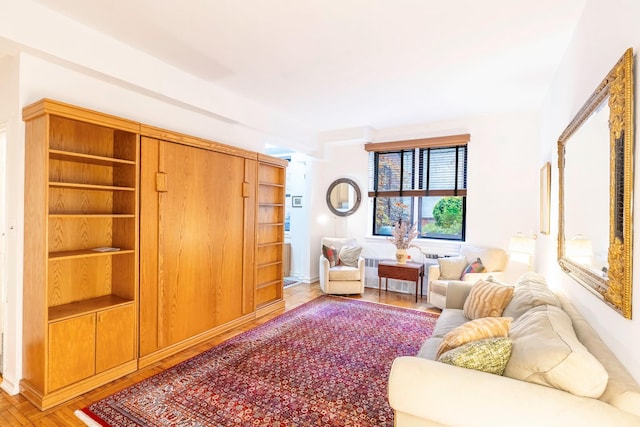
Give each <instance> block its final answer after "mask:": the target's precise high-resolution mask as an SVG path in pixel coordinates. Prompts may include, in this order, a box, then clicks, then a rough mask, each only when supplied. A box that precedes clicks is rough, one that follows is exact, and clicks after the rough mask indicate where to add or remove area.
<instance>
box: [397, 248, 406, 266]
mask: <svg viewBox="0 0 640 427" xmlns="http://www.w3.org/2000/svg"><path fill="white" fill-rule="evenodd" d="M396 262H397V263H398V264H406V263H407V250H406V249H396Z"/></svg>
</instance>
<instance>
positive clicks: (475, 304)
mask: <svg viewBox="0 0 640 427" xmlns="http://www.w3.org/2000/svg"><path fill="white" fill-rule="evenodd" d="M513 290H514V288H513V286H506V285H503V284H501V283H496V282H492V281H488V280H478V281H477V282H476V283H475V284H474V285H473V286H472V287H471V291H470V292H469V296H468V297H467V299H466V301H465V302H464V306H463V307H462V309H463V311H464V315H465V317H466V318H468V319H478V318H480V317H500V316H502V312H503V311H504V309H505V307H506V306H507V304H509V301H511V298H512V297H513Z"/></svg>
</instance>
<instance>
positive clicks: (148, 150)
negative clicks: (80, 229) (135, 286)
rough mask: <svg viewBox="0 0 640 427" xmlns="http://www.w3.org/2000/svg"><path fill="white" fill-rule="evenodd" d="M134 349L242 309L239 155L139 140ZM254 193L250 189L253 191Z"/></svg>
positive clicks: (189, 333) (146, 348)
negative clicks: (136, 330) (137, 321)
mask: <svg viewBox="0 0 640 427" xmlns="http://www.w3.org/2000/svg"><path fill="white" fill-rule="evenodd" d="M141 155H142V156H141V164H142V170H141V180H142V184H141V190H142V195H141V200H142V204H141V217H142V218H145V220H143V221H142V223H141V238H140V245H141V246H140V249H141V259H140V268H141V270H140V271H141V275H140V277H141V279H140V280H141V288H140V301H141V302H140V345H141V354H142V355H145V354H149V353H151V352H153V351H155V350H157V349H159V348H163V347H166V346H169V345H172V344H175V343H179V342H181V341H183V340H186V339H189V338H191V337H193V336H195V335H197V334H200V333H203V332H206V331H208V330H210V329H212V328H214V327H216V326H219V325H222V324H224V323H226V322H229V321H231V320H234V319H237V318H239V317H241V316H242V315H243V314H246V313H245V312H244V311H243V309H244V308H245V307H244V306H245V305H246V303H245V299H246V298H245V296H246V294H247V293H249V292H251V289H250V288H248V287H247V286H246V285H245V283H244V282H243V280H244V276H243V269H244V268H245V266H244V264H243V263H244V262H245V261H244V252H245V249H244V244H245V227H246V225H245V216H246V212H245V203H246V202H245V199H246V197H247V195H246V193H247V191H246V187H247V186H246V184H245V181H246V180H245V162H246V159H244V158H242V157H238V156H233V155H228V154H225V153H220V152H216V151H211V150H206V149H202V148H197V147H193V146H189V145H182V144H178V143H172V142H166V141H159V140H156V139H151V138H146V137H145V138H142V153H141ZM254 191H255V190H254Z"/></svg>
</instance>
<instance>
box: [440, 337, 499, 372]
mask: <svg viewBox="0 0 640 427" xmlns="http://www.w3.org/2000/svg"><path fill="white" fill-rule="evenodd" d="M510 356H511V340H510V339H509V338H507V337H496V338H486V339H482V340H476V341H471V342H468V343H466V344H463V345H461V346H460V347H456V348H454V349H453V350H449V351H447V352H446V353H444V354H443V355H442V356H440V357H439V358H438V361H439V362H442V363H448V364H450V365H455V366H459V367H461V368H467V369H475V370H477V371H482V372H489V373H491V374H497V375H502V373H503V372H504V369H505V366H507V362H509V357H510Z"/></svg>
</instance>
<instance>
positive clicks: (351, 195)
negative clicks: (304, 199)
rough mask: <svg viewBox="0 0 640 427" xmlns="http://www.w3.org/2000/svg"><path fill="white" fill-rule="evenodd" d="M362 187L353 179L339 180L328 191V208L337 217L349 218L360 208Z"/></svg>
mask: <svg viewBox="0 0 640 427" xmlns="http://www.w3.org/2000/svg"><path fill="white" fill-rule="evenodd" d="M361 198H362V195H361V193H360V187H358V184H356V182H355V181H354V180H352V179H349V178H339V179H336V180H335V181H333V182H332V183H331V185H330V186H329V188H328V189H327V206H328V207H329V210H330V211H331V212H333V214H334V215H337V216H349V215H352V214H354V213H355V211H357V210H358V207H359V206H360V200H361Z"/></svg>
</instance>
